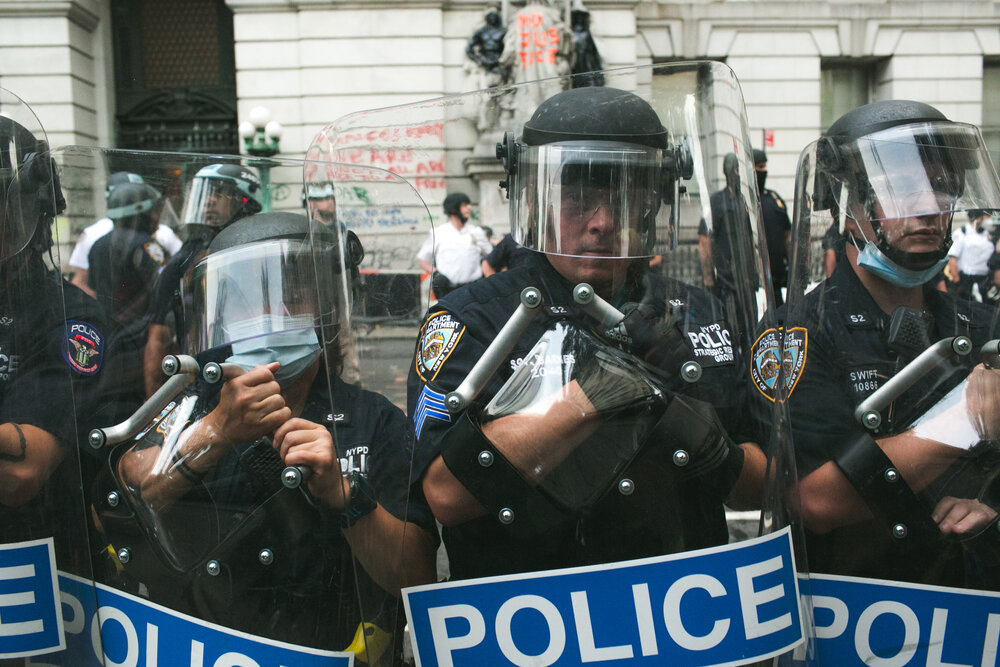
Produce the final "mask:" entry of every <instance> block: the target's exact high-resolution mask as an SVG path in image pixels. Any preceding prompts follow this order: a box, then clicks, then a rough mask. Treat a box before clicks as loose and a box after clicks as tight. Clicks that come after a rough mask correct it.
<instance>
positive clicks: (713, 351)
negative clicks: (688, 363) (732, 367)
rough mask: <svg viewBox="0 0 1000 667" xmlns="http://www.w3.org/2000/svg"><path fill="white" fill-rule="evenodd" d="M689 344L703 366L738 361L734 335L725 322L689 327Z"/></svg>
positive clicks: (722, 364) (695, 357) (696, 359)
mask: <svg viewBox="0 0 1000 667" xmlns="http://www.w3.org/2000/svg"><path fill="white" fill-rule="evenodd" d="M686 333H687V337H688V345H690V346H691V351H692V352H693V353H694V360H695V361H697V362H698V364H699V365H701V366H702V368H705V367H711V366H724V365H727V364H732V363H735V362H736V356H735V354H734V352H733V337H732V335H730V333H729V328H728V327H727V326H726V324H725V323H720V322H716V323H714V324H705V325H695V326H692V327H691V328H690V329H688V331H687V332H686Z"/></svg>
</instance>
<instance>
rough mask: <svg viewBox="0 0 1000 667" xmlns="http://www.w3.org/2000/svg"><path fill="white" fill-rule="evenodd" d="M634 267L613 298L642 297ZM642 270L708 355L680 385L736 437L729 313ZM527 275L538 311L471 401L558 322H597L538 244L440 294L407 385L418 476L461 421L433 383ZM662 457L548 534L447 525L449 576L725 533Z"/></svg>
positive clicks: (506, 309) (642, 549) (736, 382)
mask: <svg viewBox="0 0 1000 667" xmlns="http://www.w3.org/2000/svg"><path fill="white" fill-rule="evenodd" d="M636 266H638V265H636ZM638 277H639V276H632V278H630V280H629V281H628V282H629V285H628V286H627V288H626V289H625V292H624V293H623V294H621V295H619V296H618V298H617V299H615V303H616V305H618V306H621V305H622V304H623V303H624V302H627V301H638V300H639V299H640V297H641V287H640V285H639V282H640V281H639V280H637V279H636V278H638ZM650 279H651V280H652V281H653V285H654V289H656V290H657V292H656V294H657V297H658V298H655V299H653V301H654V302H655V303H659V304H661V305H662V307H663V308H664V309H665V308H670V309H672V311H673V312H672V315H673V320H674V321H675V322H676V323H677V325H676V326H677V327H678V328H679V329H680V330H681V333H682V338H683V341H684V345H686V346H687V347H688V349H689V351H690V355H691V358H692V359H694V360H696V361H698V362H699V363H701V364H702V365H703V367H704V375H703V378H702V380H701V381H700V382H698V383H695V384H693V385H686V386H685V387H684V388H683V391H684V393H685V394H689V395H692V396H695V397H697V398H700V399H702V400H704V401H707V402H709V403H711V404H713V405H715V406H716V408H717V412H718V413H719V415H720V417H721V418H722V421H723V423H725V424H726V426H727V427H728V428H729V429H730V433H731V435H734V437H737V436H736V434H737V432H740V431H741V429H742V422H741V411H742V408H743V406H744V399H745V393H744V392H743V391H742V387H743V386H744V385H743V383H742V381H741V380H740V379H739V372H740V369H742V368H743V364H742V362H741V350H740V348H739V344H738V342H737V341H736V340H735V339H734V338H733V336H732V335H731V334H730V332H731V331H732V330H733V327H732V326H731V325H730V324H729V323H727V322H726V320H725V318H724V316H723V313H722V312H721V310H720V307H719V305H718V301H717V300H716V299H714V298H713V297H711V296H710V295H708V294H707V293H705V292H704V291H702V290H699V289H696V288H693V287H690V286H688V285H684V284H682V283H679V282H677V281H668V280H665V279H662V278H659V277H657V276H650ZM527 286H534V287H537V288H539V289H540V290H541V292H542V294H543V299H544V304H545V305H544V306H543V312H542V313H540V314H539V315H538V316H536V317H535V319H534V320H533V321H532V323H531V324H530V325H529V327H528V329H527V330H526V331H525V333H524V334H523V335H522V336H521V338H520V339H519V340H518V341H517V344H516V345H515V346H514V348H513V349H512V350H511V352H510V353H509V355H508V357H507V358H506V360H505V361H504V362H503V363H502V364H501V366H500V368H499V370H498V371H497V373H495V374H494V376H493V377H492V378H490V380H489V382H488V384H487V385H486V387H485V388H484V390H483V391H482V393H481V394H480V396H479V398H478V399H477V404H478V405H479V406H482V405H485V404H486V402H488V401H489V400H490V398H491V397H493V396H494V395H495V394H496V393H497V391H498V390H499V389H500V388H501V387H502V386H503V384H504V382H505V381H506V380H507V379H508V378H509V377H510V376H511V374H512V373H513V371H514V370H515V369H516V368H517V367H518V365H519V364H520V363H521V362H522V360H523V359H524V358H525V356H526V355H527V354H528V353H529V352H530V351H531V349H532V347H533V346H534V345H535V343H536V341H538V339H539V338H540V337H541V336H542V334H543V333H544V332H545V331H546V330H548V329H549V328H550V327H551V326H553V324H554V323H556V322H557V321H562V320H568V321H569V322H575V323H582V325H583V326H586V322H588V321H589V322H590V323H591V324H594V322H593V321H592V320H589V319H588V318H587V316H585V315H583V314H582V313H580V312H579V311H578V310H577V307H576V306H575V305H574V302H573V299H572V292H571V290H572V288H573V285H570V284H569V282H568V281H566V280H565V279H564V278H563V277H562V276H561V275H560V274H558V273H557V272H556V271H555V270H554V269H553V268H552V267H551V265H550V264H549V263H548V261H547V260H546V259H545V258H544V256H543V255H542V254H540V253H536V252H532V253H528V254H526V256H525V259H524V261H523V263H520V264H519V265H518V266H516V267H515V268H513V269H511V270H509V271H507V272H505V273H502V274H497V275H494V276H491V277H489V278H487V279H485V280H480V281H477V282H476V283H473V284H471V285H468V286H466V287H463V288H461V289H459V290H456V291H455V292H453V293H452V294H449V295H448V296H447V297H445V298H444V299H442V300H441V301H439V302H438V303H437V305H436V306H434V307H433V308H432V309H431V311H430V312H429V313H428V315H427V316H426V318H425V323H424V325H423V327H422V329H421V335H420V339H419V342H418V344H417V350H416V358H415V361H414V365H413V366H412V367H411V369H410V375H409V380H408V385H407V389H408V412H409V414H410V415H411V417H412V418H413V420H414V423H415V426H416V432H417V441H416V450H415V452H414V462H413V469H414V479H417V478H418V475H419V474H421V473H422V472H423V470H424V469H425V468H426V467H427V465H429V464H430V462H431V461H433V460H434V458H435V457H437V456H438V455H439V454H440V451H441V446H442V441H443V439H444V438H445V437H446V435H447V434H448V432H449V430H450V429H452V428H455V427H456V422H457V421H458V416H457V415H455V416H452V415H448V414H447V412H445V411H443V410H435V409H433V394H437V395H439V396H441V395H444V394H446V393H447V392H449V391H451V390H453V389H455V388H456V387H458V385H459V384H460V383H461V382H462V380H464V379H465V377H466V375H467V374H468V373H469V371H470V370H471V369H472V368H473V366H474V365H475V363H476V362H477V361H478V360H479V358H480V357H481V356H482V354H483V352H484V351H485V349H486V347H487V346H488V345H489V344H490V343H491V342H492V340H493V339H494V338H495V337H496V335H497V333H498V332H499V331H500V329H501V328H502V327H503V325H504V324H506V322H507V320H508V319H509V317H510V316H511V315H512V314H513V313H514V311H515V310H516V309H517V306H518V305H519V303H520V293H521V290H523V289H524V288H525V287H527ZM672 386H673V385H672ZM674 388H676V387H674ZM426 392H431V394H427V393H426ZM441 407H443V406H441ZM473 409H475V407H473V408H470V410H473ZM742 435H743V434H742V433H741V435H740V437H742ZM647 449H651V450H654V451H655V450H661V448H656V447H653V448H647ZM671 451H672V450H671ZM613 463H615V462H613V461H609V462H608V465H612V464H613ZM669 467H670V466H669V465H666V466H663V467H660V465H659V460H657V462H655V463H653V462H650V458H649V457H645V455H644V454H640V455H639V458H638V459H637V460H636V462H633V464H631V467H630V468H629V470H628V476H629V477H630V478H632V479H634V480H635V482H636V492H635V493H633V494H632V495H631V496H623V495H621V494H618V493H617V492H609V493H607V494H606V495H605V496H604V498H603V499H602V500H600V501H598V502H597V504H596V505H595V506H594V507H592V508H590V509H589V510H588V511H586V512H584V513H583V514H582V515H578V516H575V517H573V516H566V517H565V520H562V521H560V522H559V523H558V525H552V526H551V530H547V531H546V532H545V537H544V538H538V537H537V536H534V535H532V536H527V535H525V534H519V533H518V530H517V526H518V522H517V520H516V519H515V521H514V523H513V524H511V526H510V528H508V527H505V526H502V525H501V524H500V523H499V522H498V521H497V519H496V518H495V517H493V516H483V517H480V518H478V519H473V520H472V521H468V522H466V523H464V524H462V525H459V526H456V527H451V528H448V527H446V528H445V529H444V532H443V535H444V539H445V544H446V546H447V548H448V555H449V562H450V566H451V573H452V576H453V577H455V578H469V577H474V576H486V575H491V574H501V573H506V572H524V571H531V570H545V569H552V568H557V567H572V566H576V565H583V564H590V563H601V562H614V561H618V560H625V559H628V558H639V557H643V556H653V555H659V554H664V553H673V552H676V551H683V550H685V549H687V548H695V547H700V546H708V545H710V544H719V543H724V542H725V541H726V539H727V532H726V525H725V518H724V514H723V508H722V505H721V501H720V500H718V499H717V500H715V501H714V502H711V503H705V502H698V498H699V493H700V491H699V489H698V488H697V487H696V486H695V485H687V484H685V483H683V482H681V483H678V484H674V485H673V486H671V485H670V483H669V482H665V477H664V475H673V473H672V472H671V471H670V470H669V469H668V468H669ZM417 483H419V482H417ZM668 487H669V488H668Z"/></svg>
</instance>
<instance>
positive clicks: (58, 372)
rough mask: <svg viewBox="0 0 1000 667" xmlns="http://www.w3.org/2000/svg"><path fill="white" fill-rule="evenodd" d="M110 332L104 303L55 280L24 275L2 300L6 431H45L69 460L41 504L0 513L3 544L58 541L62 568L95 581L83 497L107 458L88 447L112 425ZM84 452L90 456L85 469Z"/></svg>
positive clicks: (1, 411) (1, 388) (1, 387)
mask: <svg viewBox="0 0 1000 667" xmlns="http://www.w3.org/2000/svg"><path fill="white" fill-rule="evenodd" d="M64 302H65V308H64ZM106 330H107V328H106V324H105V317H104V313H103V311H102V310H101V308H100V307H99V306H98V304H97V302H96V301H94V300H93V299H92V298H90V297H89V296H88V295H86V294H84V293H83V292H82V291H81V290H79V289H77V288H76V287H74V286H72V285H70V284H69V283H66V282H65V281H63V280H62V279H61V278H60V277H59V276H58V275H57V274H55V273H47V272H45V271H44V270H38V271H30V270H27V271H24V272H23V273H22V274H21V275H20V276H18V278H15V279H14V280H13V282H12V283H8V284H6V285H5V289H4V291H3V295H2V298H0V423H3V424H11V423H13V424H18V425H20V426H26V425H30V426H34V427H37V428H39V429H42V430H43V431H46V432H48V433H49V434H51V435H53V436H55V438H56V439H57V440H58V442H59V444H60V446H61V447H63V448H64V452H65V456H64V458H63V461H62V463H61V464H60V465H59V466H58V467H57V468H56V469H55V471H53V473H52V475H51V476H50V477H49V478H48V480H46V483H45V484H44V485H43V486H42V487H41V490H40V492H39V494H38V495H37V496H36V497H35V498H33V499H32V500H30V501H29V502H28V503H26V504H24V505H21V506H20V507H17V508H10V507H2V508H0V542H19V541H22V540H30V539H36V538H46V537H54V538H55V550H56V560H57V563H58V565H59V568H60V569H61V570H64V571H67V572H72V573H75V574H79V575H81V576H88V577H89V576H90V575H89V573H90V571H91V567H92V565H91V562H90V553H89V552H88V550H87V549H86V548H85V546H86V543H87V538H86V535H87V527H86V525H85V523H84V520H83V517H84V516H85V513H84V504H83V497H82V495H81V494H82V492H83V491H84V490H87V489H89V484H90V482H91V479H92V478H91V476H90V475H91V472H92V470H93V466H94V460H92V459H94V458H96V457H92V456H89V455H99V454H101V453H102V452H97V451H95V450H94V449H92V448H91V447H89V446H88V445H86V444H82V443H85V442H86V440H85V438H86V435H87V433H88V431H89V430H90V428H91V427H94V426H107V425H108V420H107V419H103V418H102V415H101V411H102V408H103V401H102V396H101V392H100V390H99V386H100V380H101V376H102V375H103V374H104V371H103V369H104V366H105V356H106V355H107V354H108V351H109V347H108V343H107V341H106V339H105V332H106ZM29 446H30V443H29ZM78 446H79V449H77V447H78ZM77 451H85V452H87V453H88V456H86V457H83V458H82V464H83V465H82V466H81V459H80V458H78V457H77ZM81 475H82V477H81ZM81 545H82V546H81Z"/></svg>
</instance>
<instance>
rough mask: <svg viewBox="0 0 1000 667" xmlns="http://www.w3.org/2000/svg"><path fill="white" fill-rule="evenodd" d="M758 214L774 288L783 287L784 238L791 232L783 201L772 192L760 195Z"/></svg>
mask: <svg viewBox="0 0 1000 667" xmlns="http://www.w3.org/2000/svg"><path fill="white" fill-rule="evenodd" d="M760 209H761V211H760V213H761V219H762V221H763V222H764V234H765V236H766V238H767V255H768V260H769V262H770V265H771V279H772V281H773V282H774V286H775V287H784V286H785V282H786V281H785V279H786V277H787V275H788V265H787V254H788V253H787V248H786V244H785V236H786V235H787V234H788V233H789V232H790V231H791V229H792V223H791V222H789V221H788V209H786V208H785V200H783V199H782V198H781V196H780V195H778V193H777V192H775V191H774V190H768V189H766V188H765V189H764V191H763V192H761V193H760Z"/></svg>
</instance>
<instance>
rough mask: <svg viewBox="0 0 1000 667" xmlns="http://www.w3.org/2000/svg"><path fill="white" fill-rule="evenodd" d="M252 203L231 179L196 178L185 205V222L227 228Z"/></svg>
mask: <svg viewBox="0 0 1000 667" xmlns="http://www.w3.org/2000/svg"><path fill="white" fill-rule="evenodd" d="M250 201H251V199H250V197H249V196H248V195H247V194H246V193H244V192H242V191H240V189H239V188H237V187H236V184H235V183H234V182H232V181H231V180H229V179H225V178H195V179H194V180H193V181H192V182H191V191H190V192H189V193H188V198H187V201H186V202H185V204H184V222H185V223H186V224H192V223H193V224H202V225H208V226H209V227H216V228H221V227H225V226H226V225H227V224H229V223H230V222H231V221H232V220H233V218H234V217H235V216H236V215H237V214H238V213H239V212H240V211H242V210H244V208H245V207H246V206H247V204H249V203H250Z"/></svg>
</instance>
